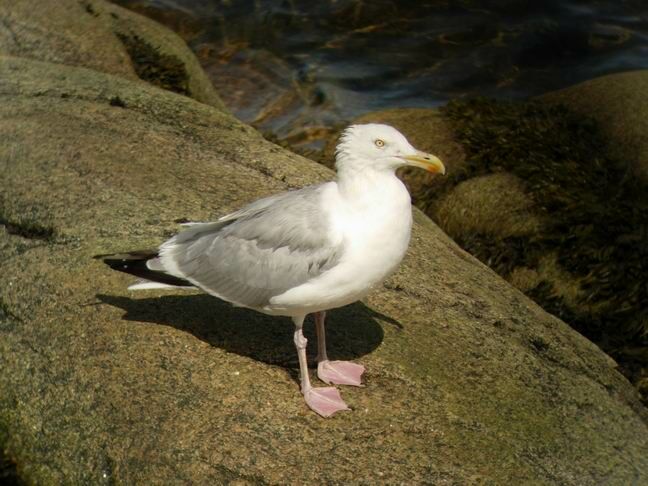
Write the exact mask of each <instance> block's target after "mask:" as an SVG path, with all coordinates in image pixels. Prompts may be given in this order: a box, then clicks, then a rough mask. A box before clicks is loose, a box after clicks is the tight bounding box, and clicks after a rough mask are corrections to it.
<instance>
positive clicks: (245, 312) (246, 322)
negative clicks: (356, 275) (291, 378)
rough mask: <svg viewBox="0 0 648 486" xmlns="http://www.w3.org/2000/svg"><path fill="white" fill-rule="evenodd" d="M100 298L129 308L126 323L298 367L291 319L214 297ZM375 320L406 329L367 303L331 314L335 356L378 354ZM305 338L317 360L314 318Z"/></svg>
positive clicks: (378, 333)
mask: <svg viewBox="0 0 648 486" xmlns="http://www.w3.org/2000/svg"><path fill="white" fill-rule="evenodd" d="M97 298H98V299H99V300H100V301H101V302H103V303H105V304H109V305H112V306H115V307H119V308H121V309H124V310H125V311H126V314H125V315H124V316H123V319H124V320H127V321H138V322H152V323H156V324H161V325H165V326H171V327H174V328H176V329H179V330H181V331H186V332H189V333H191V334H193V335H194V336H196V337H197V338H198V339H201V340H203V341H205V342H207V343H209V344H210V345H212V346H217V347H219V348H222V349H224V350H226V351H228V352H231V353H236V354H239V355H241V356H247V357H250V358H253V359H255V360H258V361H263V362H265V363H268V364H272V365H278V366H283V367H290V368H293V367H296V366H298V362H297V355H296V353H295V348H294V344H293V336H292V335H293V330H294V327H293V324H292V321H291V320H290V319H289V318H287V317H274V316H267V315H264V314H260V313H258V312H255V311H252V310H249V309H243V308H237V307H233V306H232V305H230V304H228V303H226V302H223V301H221V300H218V299H216V298H214V297H211V296H209V295H185V296H180V295H172V296H163V297H154V298H144V299H131V298H128V297H123V296H115V295H101V294H100V295H97ZM375 318H379V319H383V320H385V321H386V322H389V323H391V324H393V325H395V326H398V327H402V326H401V325H400V323H398V322H397V321H395V320H393V319H391V318H389V317H388V316H384V315H382V314H380V313H377V312H375V311H373V310H371V309H369V308H368V307H367V306H366V305H364V304H362V303H361V302H356V303H354V304H351V305H348V306H346V307H342V308H340V309H335V310H332V311H331V312H329V313H328V314H327V318H326V344H327V348H328V351H329V353H328V354H329V357H330V358H331V359H343V360H353V359H356V358H358V357H360V356H363V355H365V354H368V353H370V352H371V351H373V350H374V349H376V348H377V347H378V345H379V344H380V343H381V342H382V340H383V337H384V333H383V330H382V327H381V326H380V324H379V323H378V322H377V321H376V319H375ZM304 334H305V335H306V337H307V338H308V356H309V358H310V360H311V361H313V360H314V358H315V355H316V354H317V348H316V342H317V340H316V338H315V329H314V325H313V323H312V318H308V320H307V322H306V325H305V326H304Z"/></svg>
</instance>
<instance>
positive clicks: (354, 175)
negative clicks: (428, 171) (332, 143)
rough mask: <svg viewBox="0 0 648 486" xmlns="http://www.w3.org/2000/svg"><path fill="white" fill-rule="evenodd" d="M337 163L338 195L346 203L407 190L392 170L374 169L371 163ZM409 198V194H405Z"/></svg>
mask: <svg viewBox="0 0 648 486" xmlns="http://www.w3.org/2000/svg"><path fill="white" fill-rule="evenodd" d="M344 162H347V161H340V160H338V162H337V184H338V190H339V191H340V195H341V196H342V197H344V198H345V199H346V200H348V201H358V202H360V201H362V200H364V199H366V198H367V197H372V198H375V196H376V194H381V195H385V196H386V195H388V194H391V193H393V192H398V193H401V192H403V191H404V192H405V193H406V194H407V189H406V188H405V186H404V185H403V183H402V182H401V181H400V179H398V177H396V174H395V172H394V171H393V170H389V169H374V168H372V167H371V163H370V162H368V163H367V164H358V163H352V164H350V163H344ZM407 196H408V197H409V194H407Z"/></svg>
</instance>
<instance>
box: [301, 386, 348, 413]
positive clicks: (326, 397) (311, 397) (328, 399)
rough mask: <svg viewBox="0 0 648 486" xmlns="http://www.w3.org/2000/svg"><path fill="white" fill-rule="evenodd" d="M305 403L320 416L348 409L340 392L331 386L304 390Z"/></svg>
mask: <svg viewBox="0 0 648 486" xmlns="http://www.w3.org/2000/svg"><path fill="white" fill-rule="evenodd" d="M304 398H305V399H306V404H307V405H308V406H309V407H310V408H311V410H313V411H314V412H316V413H318V414H319V415H321V416H322V417H330V416H331V415H333V414H334V413H335V412H339V411H341V410H350V409H349V407H348V406H347V404H346V403H344V400H342V397H341V396H340V392H338V391H337V389H335V388H333V387H326V388H312V387H311V388H310V389H308V390H306V391H305V392H304Z"/></svg>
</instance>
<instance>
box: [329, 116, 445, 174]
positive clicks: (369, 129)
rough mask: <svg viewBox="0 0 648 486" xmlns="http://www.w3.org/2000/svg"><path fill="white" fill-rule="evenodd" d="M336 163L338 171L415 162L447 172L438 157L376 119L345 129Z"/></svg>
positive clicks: (384, 168) (389, 167)
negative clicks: (417, 146) (375, 121)
mask: <svg viewBox="0 0 648 486" xmlns="http://www.w3.org/2000/svg"><path fill="white" fill-rule="evenodd" d="M335 165H336V167H337V169H338V171H346V170H361V171H366V170H376V171H390V172H393V171H395V170H396V169H398V168H399V167H402V166H404V165H413V166H415V167H421V168H423V169H426V170H427V171H429V172H441V173H442V174H445V167H444V166H443V163H442V162H441V161H440V160H439V159H438V158H437V157H435V156H434V155H431V154H427V153H425V152H421V151H420V150H416V149H415V148H414V147H412V145H411V144H410V143H409V142H408V141H407V139H406V138H405V137H404V136H403V134H402V133H400V132H399V131H398V130H396V129H395V128H393V127H390V126H389V125H380V124H377V123H368V124H366V125H351V126H350V127H348V128H347V129H346V130H344V132H343V133H342V136H341V137H340V141H339V143H338V145H337V149H336V151H335Z"/></svg>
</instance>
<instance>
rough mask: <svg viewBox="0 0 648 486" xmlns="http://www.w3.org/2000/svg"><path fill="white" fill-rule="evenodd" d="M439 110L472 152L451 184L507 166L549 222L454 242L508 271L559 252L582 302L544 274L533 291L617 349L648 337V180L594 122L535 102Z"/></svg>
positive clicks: (480, 101) (458, 104)
mask: <svg viewBox="0 0 648 486" xmlns="http://www.w3.org/2000/svg"><path fill="white" fill-rule="evenodd" d="M442 113H443V114H444V115H445V117H446V119H447V120H448V121H449V122H450V123H451V124H452V126H453V128H454V130H455V133H456V134H457V137H458V139H459V141H460V142H461V143H462V144H463V146H464V148H465V150H466V152H467V154H468V163H467V165H466V167H465V168H464V169H463V170H462V171H461V172H458V173H457V174H455V175H454V179H453V180H452V181H451V183H452V185H454V184H457V183H459V182H461V181H463V180H466V179H469V178H472V177H475V176H479V175H486V174H492V173H497V172H502V171H504V172H509V173H511V174H514V175H515V176H517V177H518V178H519V179H520V180H522V181H523V183H524V184H525V186H526V189H527V191H528V193H529V194H530V195H531V197H532V198H533V199H534V202H535V205H536V207H537V210H538V211H540V212H541V213H542V216H543V218H542V219H543V220H544V221H545V222H546V223H545V226H544V227H543V228H542V229H541V230H540V231H539V232H538V234H536V235H534V236H533V237H526V238H524V237H522V238H518V237H516V238H498V237H497V236H494V235H489V234H471V235H460V236H459V237H458V238H457V239H458V240H459V241H458V243H459V244H461V245H463V246H464V248H466V249H467V250H468V251H470V252H472V253H473V254H474V255H475V256H476V257H478V258H479V259H480V260H482V261H483V262H485V263H487V264H490V266H492V267H493V269H494V270H496V271H497V272H498V273H500V274H501V275H503V276H506V275H507V274H508V273H510V271H511V270H512V269H513V268H515V267H517V266H533V265H534V264H535V262H537V259H538V257H539V256H540V255H543V254H549V253H552V252H553V253H555V254H556V255H557V259H558V263H559V265H560V267H561V268H562V269H563V270H565V271H567V272H569V274H571V275H572V276H573V277H574V278H576V279H578V281H579V282H580V291H581V292H580V297H579V301H578V302H577V305H570V304H568V303H566V302H565V301H564V300H563V299H561V298H560V297H558V296H557V295H555V293H554V292H553V289H552V288H551V284H549V283H548V282H543V283H542V284H541V285H539V286H537V287H536V288H535V289H532V290H531V291H530V292H528V295H529V296H530V297H532V298H533V299H534V300H536V301H537V302H538V303H539V304H540V305H541V306H542V307H543V308H545V309H546V310H547V311H549V312H551V313H554V314H555V315H557V316H558V317H561V318H562V319H563V320H565V321H566V322H568V323H569V324H571V325H572V326H573V327H574V328H575V329H577V330H578V331H579V332H581V333H582V334H584V335H585V336H586V337H588V338H589V339H591V340H593V341H594V342H597V343H598V344H599V345H601V346H602V347H603V348H604V349H605V350H606V351H608V352H611V353H612V354H614V352H615V350H618V349H622V348H624V347H625V346H627V345H629V344H632V345H635V346H636V345H639V346H646V345H648V190H647V189H648V188H646V187H645V184H644V183H642V182H641V181H639V180H638V179H637V178H634V177H632V176H631V174H632V170H631V168H630V167H629V165H628V164H623V163H621V162H620V161H619V160H616V159H615V158H613V157H612V156H611V155H610V151H609V150H608V141H607V140H606V138H605V136H604V135H603V134H602V132H601V131H600V129H599V128H598V126H597V124H596V123H595V122H594V121H593V120H591V119H588V118H586V117H583V116H582V115H579V114H575V113H573V112H571V111H570V110H569V109H568V108H567V107H565V106H562V105H552V104H547V103H542V102H539V101H527V102H504V101H495V100H490V99H484V98H477V99H472V100H457V101H452V102H450V103H449V104H448V105H447V106H446V107H444V108H443V109H442Z"/></svg>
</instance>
